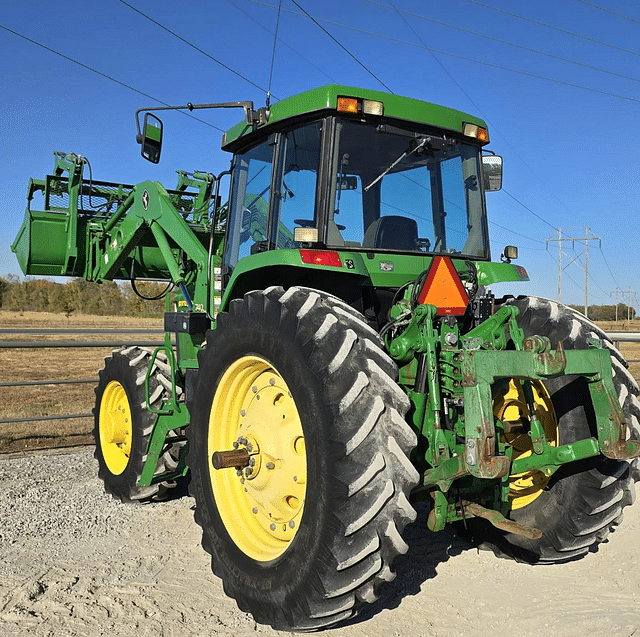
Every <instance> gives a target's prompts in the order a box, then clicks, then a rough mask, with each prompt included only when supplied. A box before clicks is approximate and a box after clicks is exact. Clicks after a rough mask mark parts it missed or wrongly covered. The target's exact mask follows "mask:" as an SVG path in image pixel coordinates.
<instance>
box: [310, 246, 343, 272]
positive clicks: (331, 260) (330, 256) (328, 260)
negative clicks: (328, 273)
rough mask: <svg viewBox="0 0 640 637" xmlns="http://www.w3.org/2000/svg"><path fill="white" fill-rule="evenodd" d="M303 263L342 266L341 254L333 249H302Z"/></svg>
mask: <svg viewBox="0 0 640 637" xmlns="http://www.w3.org/2000/svg"><path fill="white" fill-rule="evenodd" d="M300 257H301V258H302V263H312V264H313V265H328V266H331V267H333V268H341V267H342V261H341V260H340V255H339V254H338V253H337V252H333V251H332V250H300Z"/></svg>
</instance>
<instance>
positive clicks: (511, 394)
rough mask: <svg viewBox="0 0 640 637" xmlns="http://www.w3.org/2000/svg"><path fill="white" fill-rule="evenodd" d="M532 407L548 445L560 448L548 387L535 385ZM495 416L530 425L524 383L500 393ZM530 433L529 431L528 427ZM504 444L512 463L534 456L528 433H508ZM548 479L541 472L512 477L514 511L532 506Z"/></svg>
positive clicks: (513, 380)
mask: <svg viewBox="0 0 640 637" xmlns="http://www.w3.org/2000/svg"><path fill="white" fill-rule="evenodd" d="M531 388H532V390H533V403H534V409H535V412H536V415H537V416H538V420H539V421H540V424H541V425H542V428H543V430H544V433H545V436H546V438H547V442H548V443H549V444H550V445H551V446H553V447H557V446H558V437H559V434H558V420H557V418H556V414H555V411H554V409H553V403H552V402H551V398H550V396H549V393H548V392H547V389H546V387H545V386H544V385H543V384H542V383H541V382H540V381H532V382H531ZM493 413H494V416H495V417H496V418H498V419H499V420H501V421H502V422H503V423H505V424H507V425H509V424H514V425H515V424H519V423H523V424H525V425H526V424H527V423H528V422H529V418H530V415H529V408H528V406H527V402H526V399H525V396H524V391H523V389H522V383H521V381H519V380H517V379H512V380H510V381H509V383H508V384H507V385H505V386H504V387H503V388H501V389H500V391H498V393H497V394H496V395H495V396H494V400H493ZM525 429H528V427H525ZM502 442H504V443H506V444H508V445H510V446H511V447H512V456H511V457H512V460H517V459H518V458H526V457H527V456H530V455H531V454H532V453H533V445H532V441H531V437H530V436H529V434H528V433H524V432H518V433H515V432H513V433H505V434H504V436H503V439H502ZM548 483H549V476H547V475H546V474H545V473H543V472H542V471H537V470H533V471H526V472H525V473H519V474H513V475H511V476H509V502H510V504H511V508H512V509H521V508H522V507H525V506H527V505H528V504H531V503H532V502H533V501H534V500H535V499H536V498H537V497H539V496H540V494H541V493H542V492H543V491H544V489H545V488H546V486H547V484H548Z"/></svg>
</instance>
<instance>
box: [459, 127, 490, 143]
mask: <svg viewBox="0 0 640 637" xmlns="http://www.w3.org/2000/svg"><path fill="white" fill-rule="evenodd" d="M462 133H463V135H466V136H467V137H475V139H477V140H478V141H481V142H488V141H489V131H488V130H487V129H486V128H483V127H482V126H478V125H477V124H469V123H464V124H463V125H462Z"/></svg>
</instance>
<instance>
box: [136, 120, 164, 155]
mask: <svg viewBox="0 0 640 637" xmlns="http://www.w3.org/2000/svg"><path fill="white" fill-rule="evenodd" d="M137 141H138V143H139V144H142V156H143V157H144V158H145V159H146V160H148V161H150V162H151V163H152V164H157V163H158V162H159V161H160V151H161V150H162V121H161V120H160V119H158V118H157V117H156V116H155V115H152V114H151V113H145V114H144V127H143V129H142V135H141V136H140V135H139V136H138V140H137Z"/></svg>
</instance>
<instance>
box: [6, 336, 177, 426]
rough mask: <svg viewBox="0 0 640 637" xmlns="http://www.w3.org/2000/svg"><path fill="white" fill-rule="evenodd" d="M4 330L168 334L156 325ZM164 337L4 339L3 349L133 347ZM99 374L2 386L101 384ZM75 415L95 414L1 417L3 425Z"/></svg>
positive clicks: (159, 342)
mask: <svg viewBox="0 0 640 637" xmlns="http://www.w3.org/2000/svg"><path fill="white" fill-rule="evenodd" d="M0 334H20V335H22V336H30V335H33V336H58V335H62V334H79V335H83V336H84V335H89V334H104V335H109V336H111V335H117V334H123V335H126V336H130V335H132V334H139V335H145V336H149V337H151V336H161V335H163V334H164V332H163V331H162V330H159V329H155V330H150V329H139V328H132V329H126V328H122V329H106V330H103V329H99V328H86V329H73V328H43V329H38V328H33V329H30V328H27V329H20V328H2V329H0ZM163 344H164V341H163V340H161V339H159V340H154V341H139V340H135V339H130V338H127V339H120V340H113V341H76V340H74V341H0V349H47V348H81V347H92V348H100V347H131V346H134V345H137V346H140V347H158V346H160V345H163ZM97 382H98V379H97V378H74V379H67V380H25V381H15V382H6V383H0V387H29V386H45V385H79V384H87V383H92V384H97ZM74 418H93V413H87V414H61V415H57V416H28V417H23V418H3V419H1V420H0V425H7V424H14V423H21V422H41V421H46V420H72V419H74Z"/></svg>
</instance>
